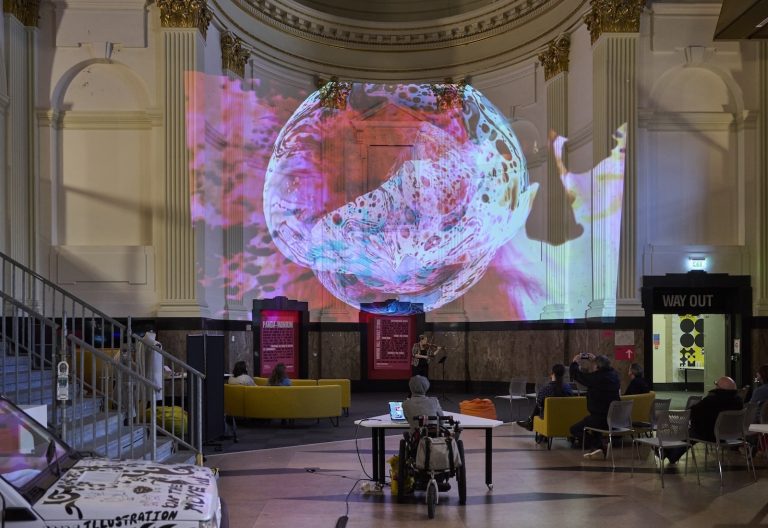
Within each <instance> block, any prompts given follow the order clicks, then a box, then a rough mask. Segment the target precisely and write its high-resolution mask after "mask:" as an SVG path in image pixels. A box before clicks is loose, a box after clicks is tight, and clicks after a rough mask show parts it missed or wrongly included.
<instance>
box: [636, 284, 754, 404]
mask: <svg viewBox="0 0 768 528" xmlns="http://www.w3.org/2000/svg"><path fill="white" fill-rule="evenodd" d="M642 302H643V308H644V309H645V314H646V316H645V317H646V323H645V328H646V332H645V343H644V344H645V347H644V349H645V350H647V351H649V352H650V353H646V354H645V355H644V368H645V372H646V376H647V377H648V380H649V381H650V383H651V386H652V387H653V388H654V390H656V391H659V390H662V391H683V392H685V391H688V392H695V393H701V392H702V391H708V390H709V389H710V388H711V386H712V385H713V382H714V380H716V379H717V378H719V377H721V376H730V377H732V378H733V379H734V381H736V384H737V386H739V387H741V386H743V385H744V383H745V380H749V379H750V373H751V370H752V365H751V362H752V361H751V358H752V355H751V347H750V345H751V341H750V328H751V318H752V287H751V284H750V277H749V276H734V275H726V274H721V273H705V272H701V271H692V272H689V273H680V274H668V275H664V276H645V277H643V287H642Z"/></svg>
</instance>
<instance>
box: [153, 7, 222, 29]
mask: <svg viewBox="0 0 768 528" xmlns="http://www.w3.org/2000/svg"><path fill="white" fill-rule="evenodd" d="M157 7H159V8H160V25H161V26H162V27H164V28H197V29H199V30H200V33H201V34H202V35H203V38H205V36H206V33H207V32H208V24H210V23H211V18H213V15H212V13H211V10H210V9H209V8H208V4H207V2H206V0H157Z"/></svg>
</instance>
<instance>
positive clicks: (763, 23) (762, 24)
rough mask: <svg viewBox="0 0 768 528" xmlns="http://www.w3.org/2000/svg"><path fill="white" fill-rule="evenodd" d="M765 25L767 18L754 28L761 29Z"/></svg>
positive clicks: (767, 22) (767, 21)
mask: <svg viewBox="0 0 768 528" xmlns="http://www.w3.org/2000/svg"><path fill="white" fill-rule="evenodd" d="M766 24H768V17H766V18H764V19H763V21H762V22H760V23H759V24H758V25H756V26H755V27H759V28H761V27H763V26H764V25H766Z"/></svg>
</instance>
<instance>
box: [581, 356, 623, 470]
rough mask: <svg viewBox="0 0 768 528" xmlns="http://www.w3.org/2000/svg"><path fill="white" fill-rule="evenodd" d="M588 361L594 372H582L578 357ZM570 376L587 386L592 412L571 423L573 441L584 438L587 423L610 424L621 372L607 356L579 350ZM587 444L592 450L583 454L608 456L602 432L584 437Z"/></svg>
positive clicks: (601, 425) (602, 426)
mask: <svg viewBox="0 0 768 528" xmlns="http://www.w3.org/2000/svg"><path fill="white" fill-rule="evenodd" d="M580 360H581V361H589V362H590V365H591V366H593V367H594V368H593V369H592V371H591V372H582V370H581V368H580V367H579V361H580ZM570 374H571V380H572V381H576V382H577V383H581V384H582V385H584V386H585V387H586V388H587V411H589V415H587V416H585V417H584V418H583V419H582V420H580V421H578V422H576V423H575V424H573V425H572V426H571V435H572V436H573V442H574V445H578V444H579V443H580V442H581V439H582V436H583V435H584V428H585V427H597V428H600V429H605V428H607V427H608V407H610V405H611V402H612V401H616V400H619V399H621V396H620V390H621V381H620V380H619V373H618V372H616V370H615V369H614V368H613V367H612V366H611V360H610V359H609V358H608V356H602V355H600V356H595V355H594V354H588V353H582V354H576V355H575V356H574V357H573V360H572V361H571V367H570ZM584 442H585V445H584V448H586V449H591V450H592V451H590V452H588V453H585V454H584V458H594V459H597V458H605V453H606V447H607V446H605V445H604V444H603V437H602V435H600V434H594V435H593V434H588V435H586V437H585V439H584Z"/></svg>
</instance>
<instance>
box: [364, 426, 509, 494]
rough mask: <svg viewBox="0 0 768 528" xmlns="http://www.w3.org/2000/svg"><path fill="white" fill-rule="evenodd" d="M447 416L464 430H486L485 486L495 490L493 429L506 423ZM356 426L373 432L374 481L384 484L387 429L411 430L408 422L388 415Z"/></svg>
mask: <svg viewBox="0 0 768 528" xmlns="http://www.w3.org/2000/svg"><path fill="white" fill-rule="evenodd" d="M444 414H445V416H451V417H453V419H454V420H457V421H458V422H459V423H460V424H461V428H462V429H485V484H486V485H487V486H488V489H492V488H493V478H492V477H493V475H492V465H493V464H492V463H493V429H494V428H496V427H498V426H500V425H502V424H503V423H504V422H500V421H499V420H490V419H488V418H480V417H479V416H470V415H468V414H459V413H452V412H446V413H444ZM355 424H356V425H359V426H360V427H367V428H369V429H370V430H371V441H372V448H371V454H372V461H373V480H375V481H377V482H379V483H381V484H384V475H385V473H384V458H385V452H386V449H385V448H384V434H385V433H386V430H387V429H409V428H410V426H409V425H408V423H406V422H393V421H392V420H391V419H390V417H389V415H388V414H382V415H381V416H372V417H371V418H365V419H363V420H355Z"/></svg>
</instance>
